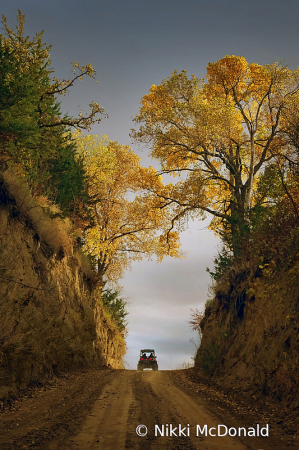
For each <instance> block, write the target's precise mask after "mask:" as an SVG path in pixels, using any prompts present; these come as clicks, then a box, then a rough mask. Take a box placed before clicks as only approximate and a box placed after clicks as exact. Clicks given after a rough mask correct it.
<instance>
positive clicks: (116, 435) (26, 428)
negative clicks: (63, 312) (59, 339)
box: [0, 369, 298, 450]
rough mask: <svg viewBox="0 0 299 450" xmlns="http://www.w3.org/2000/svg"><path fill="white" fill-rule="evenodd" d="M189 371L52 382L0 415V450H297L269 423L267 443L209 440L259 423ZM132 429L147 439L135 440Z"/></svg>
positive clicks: (104, 374) (95, 373)
mask: <svg viewBox="0 0 299 450" xmlns="http://www.w3.org/2000/svg"><path fill="white" fill-rule="evenodd" d="M187 372H188V371H183V370H182V371H175V370H173V371H171V370H169V371H157V372H156V371H143V372H137V371H132V370H111V369H98V370H96V369H91V370H88V371H85V372H84V371H82V372H80V371H79V372H76V373H71V374H66V375H64V376H62V377H60V378H56V379H53V380H52V381H49V383H48V384H47V385H45V386H41V387H39V388H37V389H35V390H33V391H31V392H30V391H29V392H26V393H25V394H26V395H24V396H23V397H20V398H19V399H18V400H17V401H15V402H13V403H11V406H10V407H9V408H7V409H6V410H5V411H4V412H2V414H1V415H0V418H1V420H0V449H1V450H96V449H97V450H99V449H101V450H131V449H132V450H134V449H136V450H141V449H142V450H160V449H162V450H163V449H169V450H195V449H198V450H245V449H247V450H282V449H283V448H285V446H284V444H287V443H288V448H289V445H290V446H291V448H292V449H293V450H294V449H295V448H296V449H298V446H297V443H295V440H294V439H290V437H291V436H289V435H286V434H282V433H281V430H280V429H279V428H277V427H279V425H277V426H276V425H275V422H274V421H273V420H271V423H270V424H269V425H270V429H269V433H270V435H269V437H248V436H246V437H244V436H242V437H241V438H239V437H231V436H222V437H220V436H215V437H214V436H211V435H209V430H210V429H211V430H212V432H211V434H215V429H217V427H218V425H222V427H224V425H225V426H227V427H228V428H231V427H232V428H236V429H238V427H245V428H246V427H247V429H248V427H255V426H256V423H257V418H256V416H255V415H252V414H247V415H246V414H245V413H244V409H242V413H238V410H240V408H239V407H238V404H237V403H233V402H232V401H230V400H228V403H227V402H223V401H222V400H221V399H220V400H218V399H219V395H218V394H217V391H215V390H214V391H213V390H212V389H211V388H210V387H209V386H207V385H206V384H204V383H200V384H198V383H194V382H193V381H192V380H191V379H190V378H189V376H188V373H187ZM213 396H214V398H213ZM250 408H251V407H250ZM264 422H265V419H263V418H262V420H261V421H260V426H261V427H265V424H266V423H264ZM138 425H145V426H146V427H147V431H148V432H147V434H146V435H144V436H138V435H137V433H136V428H137V427H138ZM197 425H199V426H200V427H201V430H203V431H202V432H201V431H200V432H199V433H198V430H197ZM205 426H206V430H207V433H206V432H205V431H204V427H205ZM155 427H158V428H155ZM180 427H181V428H180ZM275 427H276V428H277V429H276V428H275ZM171 430H173V431H174V433H171ZM140 431H141V433H144V432H145V428H144V427H141V429H140ZM221 432H223V428H222V430H221ZM163 434H164V435H163ZM171 434H172V435H171Z"/></svg>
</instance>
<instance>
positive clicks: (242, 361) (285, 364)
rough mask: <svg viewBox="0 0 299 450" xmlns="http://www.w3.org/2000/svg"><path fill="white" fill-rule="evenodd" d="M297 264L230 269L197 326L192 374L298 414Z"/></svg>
mask: <svg viewBox="0 0 299 450" xmlns="http://www.w3.org/2000/svg"><path fill="white" fill-rule="evenodd" d="M296 258H297V257H295V259H294V260H293V261H292V263H291V264H290V267H289V268H286V267H284V268H283V267H280V268H279V267H277V266H275V264H274V261H270V262H269V263H265V264H260V265H259V266H258V269H257V270H255V271H254V272H253V270H251V269H250V268H246V267H243V268H239V269H238V270H236V269H232V270H231V271H229V272H228V273H226V275H225V276H223V277H222V279H221V281H220V282H218V284H217V286H216V289H215V293H216V295H215V298H214V300H212V301H210V302H209V303H208V305H207V307H206V311H205V316H204V318H203V320H202V322H201V329H202V333H203V336H202V343H201V346H200V348H199V349H198V351H197V355H196V368H197V369H199V370H200V371H202V372H203V373H205V374H209V376H211V375H213V376H214V379H215V381H216V382H217V381H218V383H219V384H221V385H222V386H224V387H226V388H229V389H230V388H231V389H238V390H243V391H244V392H246V391H247V392H248V394H250V395H253V396H254V397H256V398H265V399H269V400H270V399H272V401H273V400H274V401H277V402H282V403H283V404H284V405H288V406H289V407H291V408H292V409H293V410H294V411H297V413H299V375H298V374H299V357H298V355H299V333H298V323H299V283H298V264H297V263H296Z"/></svg>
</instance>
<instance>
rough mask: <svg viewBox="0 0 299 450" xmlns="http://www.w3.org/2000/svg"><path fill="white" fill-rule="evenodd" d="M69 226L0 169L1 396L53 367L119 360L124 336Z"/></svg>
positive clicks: (113, 363)
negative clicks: (109, 313)
mask: <svg viewBox="0 0 299 450" xmlns="http://www.w3.org/2000/svg"><path fill="white" fill-rule="evenodd" d="M68 227H69V225H68V224H67V222H66V221H63V220H62V219H59V218H55V219H53V218H52V219H51V218H50V216H49V215H48V214H46V212H45V209H44V208H42V207H41V206H40V205H38V203H37V202H36V201H35V200H33V199H32V198H31V197H30V195H29V193H28V191H27V190H26V188H25V186H24V185H22V183H20V182H19V180H17V179H16V178H15V177H14V176H13V175H12V174H11V173H10V172H9V171H5V172H2V173H0V317H1V321H0V397H3V396H5V395H7V394H8V393H10V392H14V391H16V390H17V389H19V388H24V387H26V386H28V385H29V384H30V383H32V382H33V381H36V380H41V379H42V378H44V377H47V376H48V375H49V374H52V373H55V372H60V371H66V370H71V369H74V368H77V367H84V366H85V367H87V366H90V367H99V366H105V365H109V366H111V367H113V368H122V367H123V366H122V357H123V355H124V353H125V342H124V339H123V338H122V336H121V335H120V333H119V332H118V331H117V328H116V326H114V324H113V323H112V321H111V320H109V317H108V318H107V317H106V316H105V313H104V311H103V309H102V307H101V304H100V302H99V301H98V299H97V295H96V293H95V291H94V289H93V283H92V272H91V270H90V267H89V265H88V263H87V261H85V260H84V256H83V255H81V254H80V250H79V249H78V248H77V249H76V248H74V246H73V243H72V241H71V238H70V237H69V230H68Z"/></svg>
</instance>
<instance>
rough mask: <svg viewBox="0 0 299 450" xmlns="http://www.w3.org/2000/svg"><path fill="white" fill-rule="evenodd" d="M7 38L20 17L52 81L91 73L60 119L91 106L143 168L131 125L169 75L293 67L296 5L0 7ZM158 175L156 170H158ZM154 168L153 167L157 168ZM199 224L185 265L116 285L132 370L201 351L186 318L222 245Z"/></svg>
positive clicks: (29, 3)
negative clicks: (215, 67) (125, 301)
mask: <svg viewBox="0 0 299 450" xmlns="http://www.w3.org/2000/svg"><path fill="white" fill-rule="evenodd" d="M0 5H1V13H2V14H4V15H5V16H6V18H7V19H8V24H9V26H10V28H12V27H14V26H15V25H16V15H17V10H18V8H19V9H20V10H21V11H22V13H24V14H25V15H26V28H25V32H26V34H28V35H29V36H33V35H35V33H36V32H39V31H41V30H45V33H44V42H46V43H47V44H52V45H53V48H52V52H51V60H52V65H53V68H54V69H55V76H57V77H60V78H62V77H68V76H70V74H71V69H72V67H71V62H72V61H74V60H75V61H76V62H79V63H80V64H87V63H90V64H92V65H93V66H94V68H95V69H96V71H97V83H95V81H94V80H86V81H84V82H81V83H78V84H77V85H76V86H75V87H73V88H72V89H71V91H70V95H69V96H68V97H64V98H63V100H62V110H63V112H64V113H65V112H67V111H68V112H69V114H70V115H76V114H77V113H78V110H79V109H78V106H79V105H80V106H81V108H82V109H83V110H84V109H85V111H86V110H87V105H88V103H89V102H90V101H91V100H95V101H97V102H99V103H100V105H101V106H103V107H104V109H105V111H106V112H107V113H108V115H109V119H105V120H103V121H102V122H101V123H100V124H99V125H97V126H95V127H94V128H93V129H92V131H91V132H92V133H93V134H99V135H104V134H106V135H107V136H108V137H109V138H110V139H111V140H113V141H118V142H119V143H121V144H128V145H131V147H132V148H133V149H134V151H136V152H137V153H138V154H139V155H140V156H141V157H142V162H143V164H144V165H145V166H148V165H150V164H151V165H154V164H153V162H152V161H151V160H150V159H149V158H148V156H147V155H148V153H149V149H147V148H143V149H142V150H141V149H139V148H137V147H136V146H134V145H132V142H131V139H130V137H129V132H130V129H131V128H132V127H133V122H132V118H133V117H134V116H135V115H136V114H137V113H138V110H139V105H138V103H139V101H140V98H141V97H142V96H143V95H145V94H146V93H148V91H149V89H150V86H151V85H152V84H156V85H158V84H160V83H161V81H162V79H163V78H166V77H168V76H170V75H171V74H172V72H173V71H174V70H178V71H181V70H183V69H184V70H187V74H189V76H190V75H191V74H194V75H196V76H197V77H202V78H204V77H205V74H206V66H207V64H208V63H209V62H215V61H217V60H218V59H220V58H222V57H223V56H225V55H237V56H244V57H245V58H246V59H247V61H248V62H250V63H253V62H254V63H258V64H267V63H272V62H275V61H278V62H283V63H286V64H288V65H289V66H291V67H295V66H297V65H299V45H298V44H299V42H298V41H299V31H298V17H299V1H298V0H275V1H273V0H271V1H270V0H258V1H257V0H250V1H245V0H133V1H132V0H117V1H115V0H105V1H104V0H82V1H78V0H59V1H58V0H51V1H49V0H47V1H45V0H19V1H17V0H9V1H4V0H0ZM155 166H156V165H155ZM156 167H157V166H156ZM206 225H207V222H205V223H203V222H200V221H195V222H193V223H191V224H190V227H189V229H188V230H187V231H185V232H184V233H183V235H182V243H183V245H182V249H183V250H185V251H187V252H188V253H189V255H188V257H187V258H186V259H184V260H182V261H178V260H172V259H171V258H167V259H165V260H164V261H163V262H162V263H161V264H156V263H155V262H154V261H152V262H148V261H144V262H141V263H136V264H134V265H133V269H132V271H131V272H128V273H126V275H125V277H124V279H123V281H122V285H123V286H124V289H125V295H126V296H127V297H129V298H130V302H131V306H130V315H129V316H128V317H129V335H128V339H127V346H128V351H127V355H126V357H125V361H126V362H127V367H129V368H135V367H136V364H137V360H138V353H139V349H140V348H141V347H154V348H155V350H156V352H157V355H158V361H159V367H160V368H161V369H172V368H178V367H180V366H181V365H182V364H183V363H184V362H190V361H191V359H190V357H191V356H192V355H193V354H194V351H195V346H194V343H193V342H189V341H190V340H192V339H193V340H194V342H196V341H197V336H196V334H195V333H191V332H190V330H189V327H188V320H189V316H190V308H193V309H195V308H199V309H202V308H203V307H204V303H205V301H206V299H207V289H208V284H209V282H210V279H209V276H208V274H207V273H206V271H205V269H206V267H207V266H209V267H210V268H212V261H213V257H214V256H215V254H216V246H217V243H218V240H217V239H216V238H215V236H214V235H213V233H212V232H209V231H208V230H207V229H205V227H206Z"/></svg>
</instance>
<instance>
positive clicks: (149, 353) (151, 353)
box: [137, 348, 158, 370]
mask: <svg viewBox="0 0 299 450" xmlns="http://www.w3.org/2000/svg"><path fill="white" fill-rule="evenodd" d="M143 369H152V370H158V363H157V357H156V355H155V350H152V349H149V348H145V349H144V350H140V358H139V361H138V364H137V370H143Z"/></svg>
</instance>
